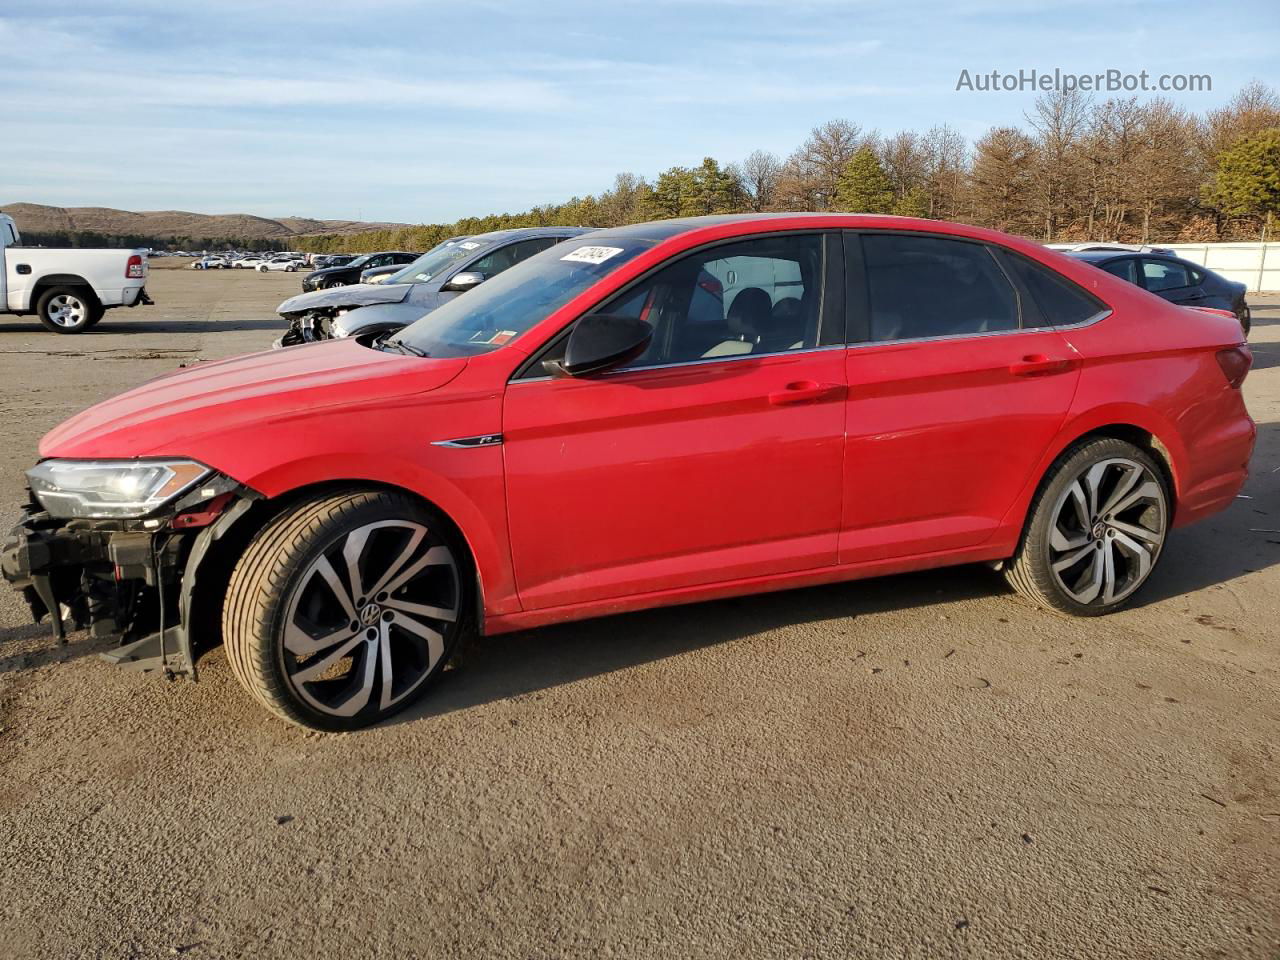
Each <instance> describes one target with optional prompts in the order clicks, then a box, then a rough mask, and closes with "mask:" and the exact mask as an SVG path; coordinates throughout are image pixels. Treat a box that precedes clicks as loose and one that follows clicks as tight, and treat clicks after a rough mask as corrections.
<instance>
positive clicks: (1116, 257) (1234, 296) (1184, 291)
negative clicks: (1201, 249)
mask: <svg viewBox="0 0 1280 960" xmlns="http://www.w3.org/2000/svg"><path fill="white" fill-rule="evenodd" d="M1066 252H1067V254H1068V256H1072V257H1075V258H1076V259H1078V260H1084V261H1087V262H1088V263H1092V264H1093V265H1094V266H1095V267H1098V268H1100V269H1102V270H1105V271H1107V273H1111V274H1115V275H1116V276H1117V277H1119V278H1120V279H1121V280H1127V281H1128V282H1129V283H1132V284H1134V285H1135V286H1138V287H1142V288H1143V289H1144V290H1149V291H1151V292H1152V293H1154V294H1155V295H1156V296H1157V297H1162V298H1163V299H1165V300H1168V301H1169V302H1170V303H1180V304H1182V305H1184V306H1188V307H1213V308H1214V309H1217V310H1228V311H1230V312H1231V313H1234V314H1235V315H1236V319H1237V320H1239V321H1240V327H1241V328H1242V329H1243V330H1244V332H1245V333H1248V332H1249V325H1250V316H1249V304H1248V303H1246V302H1245V293H1246V292H1247V291H1248V289H1249V288H1248V287H1246V286H1245V285H1244V284H1243V283H1237V282H1236V281H1235V280H1228V279H1227V278H1226V277H1223V276H1220V275H1219V274H1216V273H1214V272H1213V271H1212V270H1210V269H1208V268H1207V267H1202V266H1200V264H1198V263H1192V262H1191V261H1190V260H1183V259H1182V258H1180V257H1174V256H1170V255H1168V254H1161V253H1117V252H1115V251H1104V250H1081V251H1076V250H1071V251H1066Z"/></svg>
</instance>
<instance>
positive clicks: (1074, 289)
mask: <svg viewBox="0 0 1280 960" xmlns="http://www.w3.org/2000/svg"><path fill="white" fill-rule="evenodd" d="M1002 256H1003V258H1004V262H1005V263H1006V264H1008V265H1009V268H1010V269H1011V270H1012V271H1013V273H1014V276H1016V277H1017V278H1018V280H1019V281H1020V282H1021V283H1022V285H1023V287H1025V288H1026V289H1027V291H1028V292H1029V293H1030V294H1031V297H1032V299H1033V300H1034V301H1035V304H1036V306H1037V307H1039V308H1040V314H1041V316H1043V317H1044V319H1045V321H1046V322H1048V323H1050V324H1053V325H1054V326H1058V327H1062V326H1067V325H1069V324H1073V323H1084V321H1086V320H1088V319H1089V318H1090V317H1094V316H1097V314H1098V312H1099V311H1100V310H1103V309H1105V308H1104V306H1103V304H1102V302H1101V301H1099V300H1096V299H1095V298H1094V297H1092V296H1090V295H1089V294H1087V293H1085V291H1083V290H1081V289H1080V288H1079V287H1078V286H1076V285H1075V284H1074V283H1072V282H1071V281H1070V280H1068V279H1066V278H1065V277H1062V276H1059V275H1058V274H1056V273H1054V272H1053V271H1052V270H1050V269H1048V268H1047V267H1043V266H1041V265H1040V264H1038V263H1033V262H1032V261H1031V260H1029V259H1027V258H1026V257H1022V256H1019V255H1018V254H1016V253H1009V252H1002ZM1024 322H1027V321H1024Z"/></svg>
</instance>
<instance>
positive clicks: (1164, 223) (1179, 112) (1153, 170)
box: [1132, 98, 1199, 243]
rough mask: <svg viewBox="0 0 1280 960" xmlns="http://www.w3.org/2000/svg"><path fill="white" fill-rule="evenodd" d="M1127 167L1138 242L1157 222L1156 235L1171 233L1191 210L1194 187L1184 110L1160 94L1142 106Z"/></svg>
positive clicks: (1189, 124)
mask: <svg viewBox="0 0 1280 960" xmlns="http://www.w3.org/2000/svg"><path fill="white" fill-rule="evenodd" d="M1132 172H1133V180H1132V183H1133V188H1134V201H1135V206H1136V207H1137V210H1138V213H1139V214H1140V216H1141V223H1140V230H1141V239H1142V242H1143V243H1147V242H1148V241H1150V240H1151V239H1152V237H1153V236H1154V231H1153V227H1154V225H1155V224H1157V223H1159V226H1160V228H1161V229H1160V231H1159V232H1160V234H1161V235H1165V234H1170V233H1175V232H1176V231H1177V223H1178V222H1184V221H1185V220H1186V219H1187V218H1188V216H1189V214H1190V213H1191V207H1192V202H1193V200H1194V199H1195V197H1196V194H1197V190H1198V188H1199V178H1198V177H1197V175H1196V171H1195V123H1194V121H1193V120H1192V118H1191V117H1190V116H1189V115H1188V114H1187V112H1186V111H1185V110H1183V109H1181V108H1180V107H1177V106H1174V104H1173V103H1171V102H1170V101H1168V100H1166V99H1164V98H1157V99H1155V100H1152V101H1151V102H1150V103H1148V104H1146V105H1145V106H1144V107H1143V108H1142V111H1141V113H1140V122H1139V128H1138V149H1137V151H1136V156H1135V158H1134V164H1133V171H1132Z"/></svg>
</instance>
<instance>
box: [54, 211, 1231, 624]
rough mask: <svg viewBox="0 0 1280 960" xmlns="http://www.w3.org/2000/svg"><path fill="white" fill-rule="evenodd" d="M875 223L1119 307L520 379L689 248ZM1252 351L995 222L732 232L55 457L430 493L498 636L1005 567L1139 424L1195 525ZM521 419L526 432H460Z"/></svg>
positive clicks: (160, 408)
mask: <svg viewBox="0 0 1280 960" xmlns="http://www.w3.org/2000/svg"><path fill="white" fill-rule="evenodd" d="M862 228H868V229H877V230H906V231H926V232H929V233H932V234H938V235H950V236H958V237H968V238H974V239H979V240H983V241H986V242H988V243H992V244H996V245H1000V246H1004V247H1006V248H1008V249H1012V250H1015V251H1017V252H1019V253H1021V254H1023V255H1024V256H1027V257H1029V258H1031V259H1033V260H1036V261H1039V262H1041V263H1042V264H1044V265H1046V266H1049V267H1050V268H1051V269H1054V270H1056V271H1058V272H1059V273H1061V274H1063V275H1065V276H1067V277H1069V278H1070V279H1072V280H1074V281H1076V282H1077V283H1079V284H1081V285H1082V286H1084V287H1085V288H1087V289H1089V290H1091V291H1092V292H1093V293H1094V294H1095V295H1096V296H1098V297H1099V298H1100V299H1101V300H1103V301H1104V302H1105V303H1106V304H1107V306H1108V307H1109V308H1110V311H1111V312H1110V314H1109V315H1108V316H1106V317H1105V318H1104V319H1102V320H1100V321H1098V322H1095V323H1092V324H1088V325H1085V326H1081V327H1078V328H1064V329H1062V330H1060V331H1023V332H1018V333H1010V334H1000V335H986V336H973V337H954V338H947V339H943V340H937V341H918V342H913V343H901V344H888V343H885V344H859V345H854V346H851V347H848V348H843V347H839V348H825V349H820V350H813V351H805V352H795V353H785V354H780V355H777V356H771V357H745V358H738V359H732V360H731V359H725V360H724V361H717V362H704V363H700V364H693V365H686V366H676V367H669V368H654V369H649V370H639V371H629V372H616V373H613V374H608V375H605V376H601V377H595V378H589V379H580V380H550V379H531V380H526V381H523V382H516V383H510V382H509V381H510V379H511V377H512V374H513V373H514V371H516V370H517V368H519V367H520V366H521V364H522V363H523V362H524V361H525V360H526V359H527V358H528V357H529V356H530V355H532V354H533V353H534V352H536V351H537V350H538V349H539V348H540V347H541V346H542V345H543V344H545V343H546V342H547V341H548V340H549V339H550V338H551V337H553V336H555V335H556V334H557V333H559V332H560V331H561V330H562V329H563V328H564V327H565V326H566V325H568V324H569V323H571V322H572V321H573V320H575V319H576V318H577V317H579V316H581V315H582V314H584V313H586V312H588V311H589V310H590V309H591V308H592V307H593V306H594V305H596V304H597V303H600V302H602V301H603V300H605V299H606V298H607V297H608V296H609V295H611V294H612V293H613V292H615V291H616V290H618V289H619V288H620V287H622V286H623V285H625V284H626V283H628V282H629V281H630V280H632V279H634V278H635V277H637V276H639V275H640V274H642V273H644V272H646V271H647V270H649V269H650V268H652V267H654V266H656V265H658V264H661V263H663V262H665V261H667V260H668V259H670V258H672V257H674V256H676V255H678V254H680V253H682V252H683V251H686V250H689V249H691V248H693V247H696V246H700V245H702V244H705V243H710V242H714V241H718V240H724V239H730V238H734V237H746V236H750V235H751V234H755V233H762V232H777V231H784V230H791V229H796V230H808V231H814V230H824V229H825V230H831V229H862ZM1239 340H1240V331H1239V327H1238V325H1237V324H1236V323H1235V320H1234V318H1228V317H1217V316H1214V315H1211V314H1208V313H1205V312H1202V311H1189V310H1185V309H1182V308H1180V307H1176V306H1173V305H1171V304H1168V303H1166V302H1165V301H1163V300H1160V299H1159V298H1157V297H1155V296H1153V295H1151V294H1149V293H1147V292H1146V291H1143V290H1141V289H1139V288H1137V287H1134V286H1131V285H1130V284H1127V283H1125V282H1124V281H1122V280H1120V279H1119V278H1116V277H1112V276H1110V275H1108V274H1106V273H1104V272H1102V271H1100V270H1098V269H1096V268H1094V267H1092V266H1090V265H1088V264H1086V263H1083V262H1081V261H1079V260H1074V259H1072V258H1069V257H1065V256H1062V255H1060V254H1057V253H1054V252H1052V251H1048V250H1045V249H1043V248H1041V247H1040V246H1038V245H1036V244H1034V243H1031V242H1029V241H1025V240H1021V239H1019V238H1015V237H1009V236H1006V235H1003V234H999V233H995V232H993V231H988V230H981V229H977V228H973V227H966V226H962V225H960V224H950V223H941V222H934V221H918V220H910V219H904V218H895V217H871V216H841V215H820V214H812V215H810V214H805V215H800V214H796V215H777V216H753V217H743V218H733V219H727V220H720V219H712V220H707V221H702V222H699V221H691V222H690V223H689V224H688V225H687V229H685V230H684V231H683V232H677V233H675V234H674V235H672V236H669V237H667V238H666V239H663V240H661V241H660V242H658V243H656V244H655V245H654V246H653V247H652V249H650V250H648V251H646V252H644V253H642V254H640V255H639V256H637V257H636V258H635V259H634V260H632V261H630V262H629V263H626V264H624V265H623V266H621V267H620V268H619V269H618V270H616V271H615V272H614V273H612V274H609V275H607V276H605V277H604V278H603V279H601V280H600V281H599V282H597V283H596V284H595V285H593V286H591V287H590V288H588V289H587V290H585V291H584V292H583V293H582V294H580V295H579V296H578V297H576V298H575V299H574V300H571V301H570V302H569V303H567V304H565V305H564V306H563V307H561V308H560V309H558V310H555V311H553V312H552V313H551V314H550V315H549V316H547V317H546V319H544V320H543V321H541V322H540V323H538V324H536V325H534V326H533V327H532V328H531V329H529V330H528V331H527V332H525V333H524V334H523V335H521V336H519V337H518V338H516V339H515V340H513V341H512V342H511V343H510V344H508V345H507V346H505V347H503V348H501V349H498V350H495V351H493V352H492V353H489V354H485V355H482V356H478V357H474V358H471V359H468V360H437V359H422V358H416V357H406V356H400V355H397V354H388V353H382V352H378V351H374V350H371V349H368V348H366V347H363V346H361V345H359V344H358V343H355V342H352V341H346V340H338V341H331V342H327V343H321V344H314V345H308V346H304V347H297V348H292V349H289V350H284V351H271V352H268V353H264V354H255V355H252V356H248V357H242V358H237V359H234V360H229V361H223V362H221V363H209V364H200V365H197V366H195V367H193V368H191V369H189V370H186V371H183V372H179V373H176V374H174V375H171V376H168V377H163V378H160V379H158V380H154V381H152V382H150V383H148V384H144V385H142V386H140V387H138V388H136V389H134V390H131V391H128V392H127V393H125V394H122V395H121V396H119V397H116V398H115V399H113V400H109V401H106V402H105V403H102V404H99V405H98V406H96V407H93V408H91V409H90V410H88V411H85V412H84V413H81V414H79V415H78V416H76V417H73V418H72V419H71V420H68V421H67V422H66V423H64V424H63V425H62V426H60V427H58V428H57V429H55V430H54V431H52V432H51V433H50V434H49V435H48V436H46V437H45V438H44V440H43V441H42V443H41V454H42V455H43V456H46V457H54V456H56V457H71V458H134V457H149V456H173V457H190V458H193V459H196V460H199V461H201V462H203V463H206V464H208V465H209V466H211V467H213V468H215V469H217V470H219V471H221V472H223V473H226V474H227V475H229V476H231V477H234V478H235V479H237V480H239V481H241V482H242V483H245V484H247V485H248V486H251V487H253V488H254V489H256V490H258V491H260V492H261V493H263V494H265V495H267V496H268V497H277V496H280V495H282V494H286V493H288V492H290V491H294V490H297V489H300V488H304V487H308V486H312V485H315V484H319V483H329V482H334V481H350V482H354V483H360V482H365V483H378V484H387V485H393V486H398V487H402V488H404V489H406V490H410V491H412V492H414V493H417V494H419V495H420V496H422V497H424V498H426V499H427V500H429V501H431V502H433V503H434V504H435V505H436V506H438V507H439V508H440V509H441V510H443V511H444V512H445V513H446V514H448V515H449V517H450V518H451V519H452V520H453V521H454V522H455V523H456V524H457V525H458V527H459V529H460V530H461V531H462V534H463V536H464V537H465V539H466V540H467V543H468V545H469V546H470V548H471V550H472V553H473V556H474V559H475V562H476V566H477V568H478V573H479V577H480V582H481V585H482V587H483V603H484V611H485V616H486V624H485V627H486V629H487V630H488V631H489V632H499V631H503V630H513V629H520V628H524V627H531V626H536V625H539V624H545V623H553V622H557V621H562V620H569V619H575V618H578V617H585V616H593V615H599V614H604V613H616V612H622V611H624V610H633V609H639V608H642V607H651V606H657V605H661V604H666V603H681V602H690V601H694V600H699V599H709V598H713V597H721V596H730V595H734V594H739V593H748V592H756V591H761V590H769V589H782V588H785V587H791V586H802V585H806V584H812V583H823V582H830V581H834V580H842V579H852V578H856V577H863V576H872V575H877V574H882V573H893V572H901V571H906V570H914V569H921V568H924V567H932V566H939V565H944V564H949V563H963V562H972V561H978V560H988V559H996V558H1000V557H1006V556H1008V555H1009V554H1010V553H1011V552H1012V550H1013V548H1014V546H1015V545H1016V543H1017V539H1018V536H1019V534H1020V531H1021V529H1022V525H1023V521H1024V519H1025V515H1026V511H1027V508H1028V505H1029V503H1030V501H1031V498H1032V497H1033V496H1034V493H1035V490H1036V488H1037V486H1038V484H1039V483H1040V481H1041V478H1042V477H1043V476H1044V474H1045V471H1046V470H1047V469H1048V468H1049V467H1050V465H1051V464H1052V463H1053V461H1054V459H1055V458H1056V457H1057V456H1058V455H1059V454H1060V453H1061V452H1062V451H1063V450H1065V449H1066V448H1067V447H1068V446H1069V445H1070V444H1071V443H1073V442H1074V441H1075V440H1076V439H1078V438H1079V437H1080V436H1082V435H1084V434H1086V433H1089V432H1091V431H1094V430H1098V429H1102V428H1107V427H1115V426H1117V425H1119V426H1129V427H1136V428H1139V429H1141V430H1143V431H1146V432H1147V433H1150V434H1151V435H1153V436H1154V437H1155V438H1156V441H1157V444H1158V446H1159V447H1160V448H1161V449H1162V450H1163V451H1165V452H1166V453H1167V456H1168V459H1169V461H1170V467H1171V472H1172V474H1173V481H1174V486H1175V490H1176V505H1177V506H1176V515H1175V522H1176V523H1178V524H1185V523H1189V522H1192V521H1193V520H1196V519H1199V518H1200V517H1202V516H1205V515H1207V514H1209V513H1212V512H1214V511H1216V510H1219V509H1222V508H1223V507H1225V506H1226V505H1228V504H1229V503H1230V502H1231V499H1232V498H1233V497H1234V496H1235V494H1236V492H1237V491H1238V490H1239V488H1240V486H1241V484H1243V482H1244V479H1245V477H1246V476H1247V470H1248V460H1249V456H1250V454H1251V452H1252V447H1253V440H1254V427H1253V423H1252V421H1251V420H1250V419H1249V416H1248V413H1247V412H1246V410H1245V408H1244V403H1243V400H1242V397H1241V393H1240V391H1239V390H1238V389H1233V388H1231V387H1230V386H1229V385H1228V384H1227V382H1226V379H1225V377H1224V375H1223V372H1222V370H1221V369H1220V368H1219V366H1218V364H1217V362H1216V358H1215V354H1216V352H1217V351H1218V350H1220V349H1223V348H1227V347H1232V346H1234V345H1236V344H1237V343H1238V342H1239ZM1057 361H1063V362H1062V363H1058V362H1057ZM1028 368H1030V369H1028ZM795 384H808V385H810V386H812V385H818V386H819V387H821V389H818V390H816V391H815V392H814V396H813V397H812V398H811V399H812V402H808V403H799V404H784V405H779V404H777V403H775V402H771V401H770V396H771V395H773V394H776V393H778V392H779V391H784V390H786V388H787V387H788V386H789V385H795ZM497 433H502V434H503V435H504V443H503V444H501V445H493V446H488V447H478V448H458V447H447V446H440V445H438V442H439V441H443V440H450V439H457V438H462V437H473V436H484V435H489V434H497Z"/></svg>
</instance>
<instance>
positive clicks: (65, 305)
mask: <svg viewBox="0 0 1280 960" xmlns="http://www.w3.org/2000/svg"><path fill="white" fill-rule="evenodd" d="M47 313H48V317H49V322H50V323H53V324H57V325H58V326H59V327H75V326H79V325H80V323H81V322H83V320H84V319H85V317H87V316H88V314H89V310H88V307H86V306H85V303H84V301H83V300H81V299H80V298H79V297H74V296H72V295H71V294H69V293H60V294H58V295H57V296H56V297H54V298H53V299H52V300H50V301H49V306H48V308H47Z"/></svg>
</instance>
